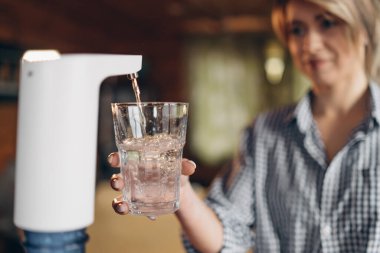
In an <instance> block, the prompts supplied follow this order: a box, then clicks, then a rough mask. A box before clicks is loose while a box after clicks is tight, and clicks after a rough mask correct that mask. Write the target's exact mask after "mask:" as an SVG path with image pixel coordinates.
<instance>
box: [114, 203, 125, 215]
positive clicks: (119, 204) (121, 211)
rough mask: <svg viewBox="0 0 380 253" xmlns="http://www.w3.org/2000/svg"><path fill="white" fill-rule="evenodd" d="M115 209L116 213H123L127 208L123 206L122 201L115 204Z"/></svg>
mask: <svg viewBox="0 0 380 253" xmlns="http://www.w3.org/2000/svg"><path fill="white" fill-rule="evenodd" d="M116 211H117V212H118V213H125V212H126V211H127V208H125V205H123V203H118V204H117V205H116Z"/></svg>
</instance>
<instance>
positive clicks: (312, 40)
mask: <svg viewBox="0 0 380 253" xmlns="http://www.w3.org/2000/svg"><path fill="white" fill-rule="evenodd" d="M286 15H287V17H286V24H287V25H286V27H287V35H288V48H289V51H290V54H291V55H292V58H293V61H294V63H295V64H296V66H297V67H298V68H299V69H300V70H301V71H302V72H303V73H304V74H306V75H307V76H308V77H309V78H310V79H311V81H312V83H313V84H314V86H315V87H319V88H323V87H330V86H332V85H337V84H338V83H344V82H347V81H350V80H351V81H352V80H354V79H353V78H354V76H353V75H356V74H358V71H363V72H364V40H362V41H363V43H359V44H360V45H356V46H354V44H353V42H351V40H349V39H348V37H347V26H346V24H344V23H343V22H342V21H341V20H340V19H338V18H337V17H335V16H333V15H331V14H329V13H328V12H327V11H326V10H325V9H323V8H321V7H319V6H317V5H314V4H312V3H309V2H306V1H298V0H291V1H289V3H288V5H287V8H286ZM358 36H359V35H358ZM362 37H363V36H362ZM361 48H362V49H361Z"/></svg>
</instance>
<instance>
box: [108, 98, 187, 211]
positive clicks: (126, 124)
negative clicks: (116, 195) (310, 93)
mask: <svg viewBox="0 0 380 253" xmlns="http://www.w3.org/2000/svg"><path fill="white" fill-rule="evenodd" d="M111 106H112V115H113V123H114V130H115V141H116V146H117V148H118V151H119V155H120V171H121V174H122V176H123V180H124V189H123V190H122V192H123V199H124V201H126V202H127V203H128V206H129V213H130V214H133V215H145V216H151V217H152V216H153V217H154V216H157V215H162V214H169V213H173V212H175V211H176V210H177V209H178V208H179V190H180V176H181V160H182V153H183V147H184V145H185V141H186V129H187V119H188V103H177V102H175V103H172V102H143V103H112V105H111Z"/></svg>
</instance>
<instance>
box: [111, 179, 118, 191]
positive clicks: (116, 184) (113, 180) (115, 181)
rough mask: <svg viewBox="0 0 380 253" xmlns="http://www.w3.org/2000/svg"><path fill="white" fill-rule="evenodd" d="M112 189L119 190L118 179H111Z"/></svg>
mask: <svg viewBox="0 0 380 253" xmlns="http://www.w3.org/2000/svg"><path fill="white" fill-rule="evenodd" d="M110 183H111V187H112V188H113V189H114V190H119V186H120V185H119V181H118V180H117V178H116V177H113V178H112V179H111V182H110Z"/></svg>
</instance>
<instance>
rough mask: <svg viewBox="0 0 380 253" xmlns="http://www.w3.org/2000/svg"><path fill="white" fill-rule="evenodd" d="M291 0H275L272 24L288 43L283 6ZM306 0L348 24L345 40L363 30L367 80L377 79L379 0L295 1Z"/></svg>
mask: <svg viewBox="0 0 380 253" xmlns="http://www.w3.org/2000/svg"><path fill="white" fill-rule="evenodd" d="M289 1H291V0H275V1H274V6H273V9H272V26H273V30H274V32H275V33H276V35H277V36H278V38H279V39H280V40H281V41H282V42H283V43H285V44H286V43H287V36H288V35H287V30H286V5H287V3H288V2H289ZM298 1H307V2H310V3H313V4H316V5H318V6H320V7H322V8H323V9H326V10H327V11H328V12H329V13H330V14H332V15H334V16H336V17H337V18H339V19H340V20H342V21H343V22H344V23H345V24H346V25H347V30H348V39H350V40H351V41H352V42H353V43H357V42H358V41H357V39H358V37H359V36H357V34H359V33H360V32H362V31H364V32H365V34H366V36H367V38H368V42H367V45H366V55H365V59H366V61H365V69H366V72H367V75H368V78H369V79H373V80H376V81H378V82H379V81H380V0H298Z"/></svg>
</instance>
